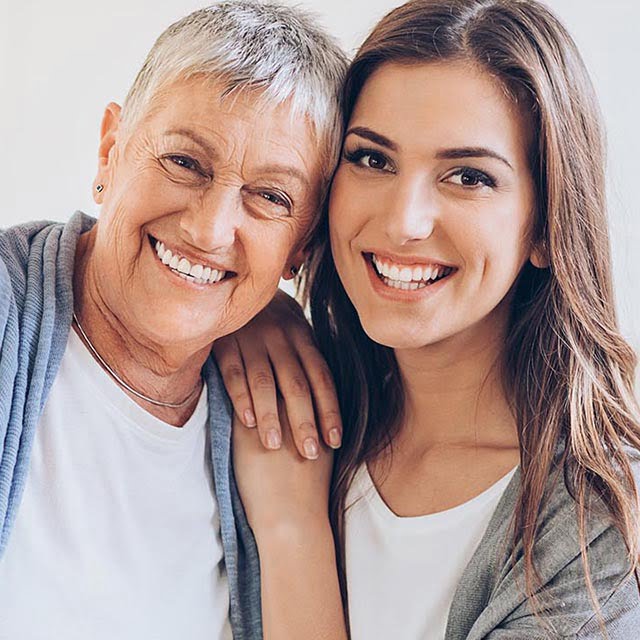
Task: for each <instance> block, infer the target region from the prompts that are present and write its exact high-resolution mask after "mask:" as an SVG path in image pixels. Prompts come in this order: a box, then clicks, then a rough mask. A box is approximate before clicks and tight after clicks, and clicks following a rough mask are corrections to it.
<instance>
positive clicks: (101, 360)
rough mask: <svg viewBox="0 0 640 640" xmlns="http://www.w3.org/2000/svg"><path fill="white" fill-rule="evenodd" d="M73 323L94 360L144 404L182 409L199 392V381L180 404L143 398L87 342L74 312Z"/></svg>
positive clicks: (89, 342) (147, 397)
mask: <svg viewBox="0 0 640 640" xmlns="http://www.w3.org/2000/svg"><path fill="white" fill-rule="evenodd" d="M73 321H74V322H75V323H76V327H78V331H80V335H81V336H82V338H83V339H84V341H85V343H86V345H87V347H89V350H90V351H91V353H92V354H93V356H94V357H95V359H96V360H97V361H98V362H99V363H100V364H101V365H102V367H103V368H104V370H105V371H106V372H107V373H108V374H109V375H110V376H111V377H112V378H113V379H114V380H115V381H116V382H117V383H118V384H119V385H120V386H121V387H123V388H124V389H126V390H127V391H128V392H129V393H132V394H133V395H134V396H136V397H138V398H140V399H141V400H144V401H145V402H149V403H151V404H154V405H156V406H158V407H169V408H171V409H179V408H180V407H184V406H185V405H186V404H187V403H188V402H189V401H190V400H191V399H192V398H193V396H194V395H195V394H196V392H198V391H200V380H198V382H197V384H196V386H195V387H194V388H193V391H191V393H190V394H189V395H188V396H187V397H186V398H185V399H184V400H183V401H182V402H163V401H162V400H156V399H155V398H150V397H149V396H145V395H144V393H140V392H139V391H137V390H136V389H134V388H133V387H132V386H131V385H129V384H127V383H126V382H125V381H124V380H123V379H122V378H121V377H120V376H119V375H118V374H117V373H116V372H115V371H114V370H113V369H112V368H111V367H110V366H109V365H108V364H107V363H106V361H105V359H104V358H103V357H102V356H101V355H100V354H99V353H98V351H97V349H96V348H95V347H94V346H93V343H92V342H91V340H89V336H88V335H87V334H86V333H85V332H84V329H83V328H82V325H81V324H80V321H79V320H78V316H77V315H76V312H75V311H74V312H73Z"/></svg>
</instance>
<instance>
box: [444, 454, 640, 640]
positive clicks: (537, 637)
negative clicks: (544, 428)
mask: <svg viewBox="0 0 640 640" xmlns="http://www.w3.org/2000/svg"><path fill="white" fill-rule="evenodd" d="M633 468H634V472H635V475H636V483H637V478H638V462H637V455H636V454H634V462H633ZM550 486H551V487H552V490H551V492H550V498H549V502H548V505H547V507H546V509H545V510H544V512H543V513H544V515H543V518H542V522H541V524H540V527H539V530H538V535H537V542H536V544H535V559H536V563H537V568H538V571H539V574H540V579H541V582H542V585H543V586H544V588H545V589H547V590H548V594H549V595H551V596H552V598H553V599H552V600H551V602H550V603H549V604H548V605H547V606H548V609H547V610H546V612H545V614H544V617H545V619H546V620H547V621H548V622H550V623H551V624H552V625H553V631H552V632H549V630H548V629H545V628H543V627H542V626H541V625H540V623H539V621H538V619H537V618H536V617H535V616H534V615H533V613H532V610H531V608H530V604H529V602H528V601H527V599H526V597H525V595H524V592H523V589H522V586H523V585H524V576H523V559H522V549H521V548H518V549H516V555H515V560H516V561H515V564H513V565H512V564H510V563H509V548H508V544H507V543H508V541H509V540H510V538H509V526H510V521H511V516H512V514H513V511H514V509H515V505H516V500H517V496H518V490H519V487H520V469H518V470H517V471H516V473H515V474H514V476H513V478H512V479H511V482H510V483H509V485H508V486H507V489H506V490H505V493H504V494H503V496H502V498H501V500H500V502H499V503H498V505H497V507H496V510H495V512H494V514H493V516H492V518H491V520H490V522H489V526H488V527H487V531H486V532H485V535H484V537H483V538H482V540H481V542H480V544H479V546H478V548H477V550H476V552H475V554H474V555H473V557H472V558H471V561H470V562H469V564H468V565H467V567H466V568H465V570H464V573H463V575H462V579H461V580H460V583H459V584H458V588H457V590H456V592H455V595H454V599H453V604H452V606H451V610H450V612H449V620H448V624H447V632H446V636H445V640H463V639H466V640H481V639H486V640H525V639H527V640H543V639H548V638H563V639H569V638H571V639H574V640H596V639H597V638H602V637H603V636H602V635H601V632H600V627H599V624H598V620H597V619H596V617H595V614H594V611H593V608H592V605H591V601H590V599H589V595H588V593H587V589H586V587H585V584H584V574H583V570H582V561H581V559H580V546H579V538H578V526H577V518H576V510H575V503H574V500H573V498H572V497H571V496H570V495H569V492H568V491H567V488H566V486H565V483H564V480H563V478H562V476H560V477H559V478H558V481H557V482H555V483H553V484H551V485H550ZM598 513H600V515H597V513H596V511H595V510H594V511H592V512H591V517H590V518H589V520H588V524H587V544H588V556H589V566H590V570H591V577H592V580H593V583H594V587H595V591H596V594H597V597H598V602H599V603H600V607H601V613H602V616H603V619H604V622H605V628H606V630H607V634H608V637H609V639H610V640H640V594H639V592H638V585H637V583H636V579H635V576H633V575H631V576H629V577H628V578H626V579H625V574H626V573H627V571H628V568H629V565H628V561H627V557H626V548H625V546H624V544H623V541H622V537H621V536H620V534H619V533H618V531H617V530H616V529H614V528H613V527H612V526H611V524H610V523H609V521H608V518H607V517H606V516H605V515H604V514H603V513H602V512H598Z"/></svg>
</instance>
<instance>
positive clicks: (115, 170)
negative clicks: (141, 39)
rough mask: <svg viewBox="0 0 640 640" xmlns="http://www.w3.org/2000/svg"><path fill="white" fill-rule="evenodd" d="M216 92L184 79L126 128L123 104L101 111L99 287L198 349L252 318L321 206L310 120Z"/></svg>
mask: <svg viewBox="0 0 640 640" xmlns="http://www.w3.org/2000/svg"><path fill="white" fill-rule="evenodd" d="M221 93H222V89H221V87H219V86H217V85H216V84H214V83H211V82H209V83H206V82H204V81H202V80H193V81H190V82H184V83H180V84H176V85H174V86H172V87H170V88H169V89H168V90H165V91H164V92H162V93H161V94H160V95H159V96H157V97H156V98H155V99H154V100H153V101H152V104H151V105H150V107H149V109H148V111H147V113H146V114H145V115H144V116H143V117H142V118H141V119H140V121H139V122H138V123H137V124H136V125H135V126H134V127H133V128H132V131H131V132H129V131H127V130H126V129H125V125H124V124H123V123H121V121H120V115H119V108H118V107H117V106H116V105H111V106H110V107H109V108H108V109H107V113H106V115H105V120H104V122H103V135H102V141H101V146H100V166H99V173H98V177H97V183H101V184H103V185H104V191H102V192H101V193H99V194H96V199H97V201H98V202H99V203H100V204H102V210H101V215H100V221H99V223H98V225H97V227H96V233H95V244H94V247H93V249H92V255H91V260H92V262H93V265H94V266H95V267H96V268H95V269H94V273H95V274H96V278H95V280H96V288H97V290H98V295H99V297H100V300H101V301H102V303H103V304H105V305H106V306H107V307H108V308H109V311H110V312H111V313H113V314H114V316H115V317H116V318H117V319H118V321H119V322H120V323H122V324H123V325H124V326H125V327H127V329H128V330H129V331H130V332H131V333H133V334H135V336H136V337H137V338H138V339H140V340H143V341H145V340H146V341H149V342H150V343H153V344H160V345H173V344H174V343H179V342H180V343H188V344H189V345H191V346H192V347H193V348H201V347H202V346H203V345H207V344H209V343H211V342H212V341H213V340H214V339H215V338H217V337H219V336H222V335H226V334H228V333H230V332H232V331H234V330H235V329H237V328H238V327H240V326H242V325H243V324H245V323H246V322H248V321H249V320H250V319H251V317H253V316H254V315H255V314H256V313H257V312H258V311H259V310H260V309H261V308H262V307H264V306H265V305H266V304H267V302H268V301H269V300H270V299H271V297H272V296H273V294H274V293H275V291H276V288H277V285H278V281H279V279H280V276H281V275H282V274H283V273H284V272H286V271H287V270H288V269H289V268H290V265H291V263H292V262H295V263H296V264H299V261H300V256H299V255H297V253H296V252H297V251H298V250H297V247H298V246H299V244H300V241H301V239H302V238H303V236H304V234H305V232H306V230H307V229H308V227H309V225H310V224H311V223H312V221H313V219H314V216H316V215H317V211H318V206H319V199H320V192H321V184H322V172H321V166H320V165H321V159H320V153H319V152H318V145H317V144H316V141H315V138H314V136H313V133H312V130H311V128H310V126H309V125H308V123H307V122H306V121H305V119H304V118H292V117H291V111H290V108H289V106H288V105H286V104H284V105H281V106H278V107H273V108H271V107H265V106H264V104H261V105H260V106H258V105H257V104H256V102H255V96H254V95H251V94H250V93H245V94H241V95H236V96H230V97H228V98H226V99H225V100H222V99H221V98H220V96H221Z"/></svg>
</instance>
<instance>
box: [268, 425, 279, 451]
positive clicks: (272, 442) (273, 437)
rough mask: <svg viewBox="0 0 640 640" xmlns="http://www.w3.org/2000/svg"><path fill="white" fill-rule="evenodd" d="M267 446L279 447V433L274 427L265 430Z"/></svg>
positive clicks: (271, 447) (270, 447)
mask: <svg viewBox="0 0 640 640" xmlns="http://www.w3.org/2000/svg"><path fill="white" fill-rule="evenodd" d="M267 447H269V449H279V448H280V433H279V432H278V431H277V430H276V429H269V431H267Z"/></svg>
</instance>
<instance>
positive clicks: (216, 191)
mask: <svg viewBox="0 0 640 640" xmlns="http://www.w3.org/2000/svg"><path fill="white" fill-rule="evenodd" d="M241 221H242V199H241V197H240V192H239V189H237V188H234V187H233V186H231V185H225V184H215V183H214V184H213V185H212V186H211V187H210V188H209V189H208V190H207V193H206V194H204V195H202V196H201V197H200V198H199V199H198V201H197V202H194V203H193V204H192V205H190V206H189V207H188V208H187V210H186V211H184V212H183V213H182V215H181V216H180V230H181V232H182V234H183V237H184V239H185V240H186V241H187V242H188V243H190V244H191V245H193V246H194V247H197V248H198V249H200V250H202V251H206V252H207V253H215V252H216V251H222V250H225V249H229V248H230V247H231V246H233V244H234V242H235V240H236V234H237V231H238V228H239V227H240V224H241Z"/></svg>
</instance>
